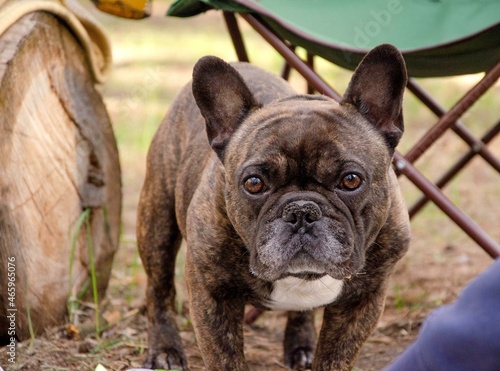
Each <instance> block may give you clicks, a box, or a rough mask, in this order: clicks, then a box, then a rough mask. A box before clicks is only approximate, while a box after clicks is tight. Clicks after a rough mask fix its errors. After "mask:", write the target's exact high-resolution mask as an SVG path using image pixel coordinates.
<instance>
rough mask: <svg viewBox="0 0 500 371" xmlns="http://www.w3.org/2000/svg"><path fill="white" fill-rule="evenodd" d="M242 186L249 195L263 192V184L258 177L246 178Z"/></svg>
mask: <svg viewBox="0 0 500 371" xmlns="http://www.w3.org/2000/svg"><path fill="white" fill-rule="evenodd" d="M243 186H244V187H245V190H246V191H247V192H248V193H250V194H257V193H260V192H262V191H263V190H264V182H263V181H262V179H260V178H259V177H258V176H251V177H249V178H247V179H246V180H245V183H244V184H243Z"/></svg>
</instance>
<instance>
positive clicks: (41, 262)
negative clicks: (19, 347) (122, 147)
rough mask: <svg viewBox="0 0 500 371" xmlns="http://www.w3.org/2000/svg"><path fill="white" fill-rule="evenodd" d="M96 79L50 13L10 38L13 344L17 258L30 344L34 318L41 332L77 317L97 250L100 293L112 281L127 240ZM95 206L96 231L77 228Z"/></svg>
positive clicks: (2, 40) (19, 318)
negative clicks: (75, 302)
mask: <svg viewBox="0 0 500 371" xmlns="http://www.w3.org/2000/svg"><path fill="white" fill-rule="evenodd" d="M91 76H92V75H91V73H90V70H89V66H88V63H87V59H86V56H85V55H84V53H83V51H82V48H81V46H80V45H79V43H78V41H77V40H76V39H75V38H74V36H73V35H72V34H71V32H70V31H69V30H68V29H67V28H66V27H65V25H64V23H62V22H60V21H59V20H58V19H57V18H55V17H53V16H51V15H49V14H47V13H42V12H40V13H32V14H28V15H26V16H24V17H23V18H21V19H20V21H18V22H17V23H16V24H15V25H13V26H12V27H10V28H9V29H8V30H7V31H6V32H5V33H4V34H3V35H1V36H0V87H1V88H0V277H1V278H0V336H2V339H0V340H2V341H3V342H5V341H8V339H9V338H10V337H9V336H6V335H7V329H8V327H9V325H10V321H7V315H8V314H9V313H10V312H9V308H13V306H12V304H11V302H12V300H9V297H8V295H7V292H8V287H7V286H8V280H7V276H8V270H9V268H8V260H9V258H10V259H12V257H14V258H15V275H16V276H15V299H14V307H15V308H16V309H17V312H16V319H15V323H16V336H17V337H18V339H20V340H24V339H26V338H28V337H29V336H30V334H29V320H28V312H29V315H30V318H31V324H32V326H33V330H34V331H35V333H36V334H37V335H38V334H40V333H41V332H43V330H44V329H46V328H47V327H48V326H52V325H56V324H61V323H64V321H65V320H67V316H68V309H67V301H68V298H69V296H70V294H71V293H72V294H77V293H82V292H83V288H84V287H86V286H89V285H88V283H89V271H90V260H89V248H92V250H93V255H94V261H95V265H96V272H97V278H98V292H99V296H100V297H102V296H103V295H104V293H105V290H106V287H107V285H108V281H109V277H110V272H111V266H112V262H113V255H114V253H115V251H116V249H117V247H118V239H119V227H120V212H121V182H120V165H119V159H118V151H117V147H116V142H115V138H114V135H113V131H112V127H111V124H110V120H109V117H108V114H107V112H106V109H105V106H104V104H103V101H102V99H101V96H100V94H99V93H98V91H97V90H96V88H95V86H94V83H93V81H92V77H91ZM85 210H89V211H88V213H89V219H88V221H89V223H88V224H89V226H90V228H89V229H87V227H86V225H87V223H86V222H84V223H83V224H82V228H80V230H79V231H76V224H77V221H78V219H79V217H80V216H81V215H82V213H83V212H84V211H85ZM87 232H88V233H87ZM75 233H76V236H77V237H76V240H75V241H76V249H75V250H74V251H75V252H74V258H73V262H70V258H71V251H72V241H73V236H74V235H75ZM89 241H91V243H89ZM70 267H71V275H70ZM10 270H12V266H11V267H10ZM90 290H91V285H90ZM87 296H89V294H88V293H87ZM90 297H91V294H90Z"/></svg>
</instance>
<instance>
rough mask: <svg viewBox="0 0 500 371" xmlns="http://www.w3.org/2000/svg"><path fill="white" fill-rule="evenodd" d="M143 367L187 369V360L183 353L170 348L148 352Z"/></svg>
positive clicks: (183, 370)
mask: <svg viewBox="0 0 500 371" xmlns="http://www.w3.org/2000/svg"><path fill="white" fill-rule="evenodd" d="M144 367H145V368H149V369H153V370H154V369H165V370H182V371H187V370H188V368H187V362H186V359H185V357H184V354H182V353H181V352H179V351H177V350H175V349H170V350H169V351H168V352H161V353H158V354H151V353H149V354H148V357H147V358H146V362H144Z"/></svg>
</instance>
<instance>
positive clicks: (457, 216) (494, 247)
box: [394, 152, 500, 258]
mask: <svg viewBox="0 0 500 371" xmlns="http://www.w3.org/2000/svg"><path fill="white" fill-rule="evenodd" d="M394 164H395V166H396V168H397V170H398V171H399V172H400V173H402V174H404V175H405V176H406V177H407V178H408V179H409V180H410V181H411V182H412V183H413V184H415V185H416V186H417V187H418V188H419V189H420V190H421V191H422V192H423V193H424V194H425V195H426V196H427V197H428V198H429V199H430V200H431V201H432V202H434V203H435V204H436V206H437V207H439V208H440V209H441V210H442V211H443V212H444V213H445V214H446V215H448V217H449V218H450V219H451V220H453V221H454V222H455V223H456V224H457V225H458V226H459V227H460V228H461V229H462V230H463V231H464V232H465V233H467V234H468V235H469V237H471V238H472V239H473V240H474V241H475V242H476V243H477V244H478V245H479V246H481V247H482V248H483V249H484V250H485V251H486V252H487V253H488V254H489V255H490V256H491V257H493V258H497V257H500V246H499V245H498V244H497V243H496V242H495V241H493V240H492V239H491V238H490V236H488V235H487V234H486V233H485V232H484V231H483V230H482V229H481V228H480V227H479V226H478V225H477V224H476V223H474V222H473V221H472V220H471V219H470V218H469V217H467V216H466V215H465V214H464V213H463V212H462V211H460V209H458V208H457V207H456V206H455V205H454V204H453V203H452V202H451V201H450V200H449V199H448V198H447V197H446V196H445V195H444V194H443V193H441V191H440V189H439V188H438V187H436V185H434V184H433V183H432V182H431V181H429V180H427V179H426V178H425V177H424V176H423V175H422V174H421V173H420V172H419V171H418V170H417V169H415V168H414V167H413V165H412V164H411V163H410V162H408V161H407V160H406V158H405V157H403V156H402V155H401V154H399V153H397V152H396V153H395V154H394Z"/></svg>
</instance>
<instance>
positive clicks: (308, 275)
mask: <svg viewBox="0 0 500 371" xmlns="http://www.w3.org/2000/svg"><path fill="white" fill-rule="evenodd" d="M287 276H291V277H296V278H300V279H302V280H305V281H315V280H319V279H320V278H322V277H324V276H326V273H315V272H307V271H306V272H300V273H289V274H288V275H287Z"/></svg>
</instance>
